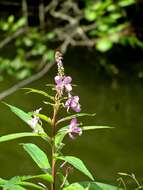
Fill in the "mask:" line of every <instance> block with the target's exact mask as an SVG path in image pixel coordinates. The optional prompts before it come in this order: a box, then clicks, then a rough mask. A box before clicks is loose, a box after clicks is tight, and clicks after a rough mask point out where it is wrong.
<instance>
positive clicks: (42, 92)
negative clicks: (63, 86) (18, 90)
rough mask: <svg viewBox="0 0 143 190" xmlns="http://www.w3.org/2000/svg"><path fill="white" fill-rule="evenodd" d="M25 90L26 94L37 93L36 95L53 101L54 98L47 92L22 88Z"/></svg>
mask: <svg viewBox="0 0 143 190" xmlns="http://www.w3.org/2000/svg"><path fill="white" fill-rule="evenodd" d="M23 89H25V90H28V92H27V93H37V94H41V95H43V96H45V97H48V98H49V99H51V100H54V97H53V96H50V95H49V94H48V93H47V92H44V91H42V90H38V89H34V88H23Z"/></svg>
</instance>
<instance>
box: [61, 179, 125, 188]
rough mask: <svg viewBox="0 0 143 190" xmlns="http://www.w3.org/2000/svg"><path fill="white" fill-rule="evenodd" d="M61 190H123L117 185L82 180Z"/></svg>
mask: <svg viewBox="0 0 143 190" xmlns="http://www.w3.org/2000/svg"><path fill="white" fill-rule="evenodd" d="M62 190H123V189H122V188H119V187H117V186H113V185H109V184H104V183H100V182H91V181H83V182H78V183H73V184H70V185H69V186H67V187H65V188H63V189H62Z"/></svg>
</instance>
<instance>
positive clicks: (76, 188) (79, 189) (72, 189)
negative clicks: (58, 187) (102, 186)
mask: <svg viewBox="0 0 143 190" xmlns="http://www.w3.org/2000/svg"><path fill="white" fill-rule="evenodd" d="M62 190H86V189H85V188H84V187H83V186H82V185H81V184H79V183H73V184H71V185H69V186H68V187H65V188H63V189H62Z"/></svg>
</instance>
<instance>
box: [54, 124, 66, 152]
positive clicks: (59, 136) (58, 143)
mask: <svg viewBox="0 0 143 190" xmlns="http://www.w3.org/2000/svg"><path fill="white" fill-rule="evenodd" d="M67 127H68V126H65V127H62V128H61V129H60V130H59V131H58V132H57V134H56V136H55V146H56V148H57V149H59V148H60V147H61V145H62V141H63V139H64V137H65V136H66V134H67Z"/></svg>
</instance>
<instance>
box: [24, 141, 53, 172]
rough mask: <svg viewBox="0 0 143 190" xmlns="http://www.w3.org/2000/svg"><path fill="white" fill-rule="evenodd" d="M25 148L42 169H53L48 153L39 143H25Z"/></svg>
mask: <svg viewBox="0 0 143 190" xmlns="http://www.w3.org/2000/svg"><path fill="white" fill-rule="evenodd" d="M23 148H24V149H25V151H26V152H27V153H28V154H29V155H30V156H31V158H32V159H33V160H34V161H35V163H36V164H37V165H38V166H39V167H40V168H41V169H42V170H50V169H51V166H50V164H49V160H48V158H47V155H46V154H45V153H44V152H43V150H41V149H40V148H39V147H38V146H37V145H35V144H32V143H27V144H23Z"/></svg>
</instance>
